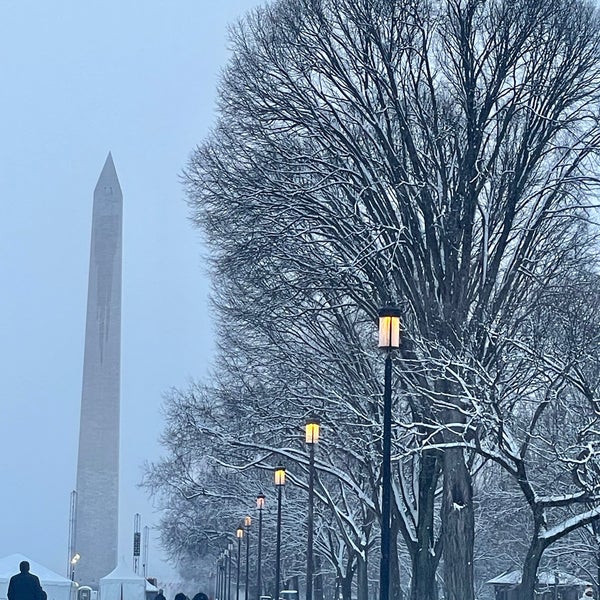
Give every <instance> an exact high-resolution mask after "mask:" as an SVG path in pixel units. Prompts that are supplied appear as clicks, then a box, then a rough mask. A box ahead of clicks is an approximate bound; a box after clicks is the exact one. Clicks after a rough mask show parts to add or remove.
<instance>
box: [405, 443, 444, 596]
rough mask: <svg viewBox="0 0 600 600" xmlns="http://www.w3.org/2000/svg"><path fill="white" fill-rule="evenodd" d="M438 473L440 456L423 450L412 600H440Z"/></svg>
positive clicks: (413, 558)
mask: <svg viewBox="0 0 600 600" xmlns="http://www.w3.org/2000/svg"><path fill="white" fill-rule="evenodd" d="M439 473H440V461H439V453H438V452H437V451H434V450H424V451H423V453H422V456H421V465H420V471H419V514H418V521H417V532H416V533H417V544H416V547H417V549H416V552H414V553H413V554H412V556H411V566H412V578H411V586H410V600H437V598H438V593H437V583H436V580H435V573H436V571H437V568H438V564H439V556H436V555H435V553H434V547H435V538H434V529H433V516H434V507H435V489H436V484H437V480H438V477H439Z"/></svg>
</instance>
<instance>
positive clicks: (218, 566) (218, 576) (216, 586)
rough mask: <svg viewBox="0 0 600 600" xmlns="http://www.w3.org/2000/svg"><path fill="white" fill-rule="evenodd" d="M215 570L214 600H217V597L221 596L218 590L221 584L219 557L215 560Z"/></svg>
mask: <svg viewBox="0 0 600 600" xmlns="http://www.w3.org/2000/svg"><path fill="white" fill-rule="evenodd" d="M216 563H217V568H216V573H217V576H216V577H215V600H219V596H220V595H221V590H220V588H219V585H220V584H221V557H220V556H219V557H218V558H217V561H216Z"/></svg>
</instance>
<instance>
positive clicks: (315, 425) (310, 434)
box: [305, 415, 321, 600]
mask: <svg viewBox="0 0 600 600" xmlns="http://www.w3.org/2000/svg"><path fill="white" fill-rule="evenodd" d="M320 427H321V422H320V421H319V419H318V418H317V417H316V416H314V415H313V416H311V417H310V418H308V419H307V421H306V428H305V441H306V443H307V445H308V453H309V454H308V456H309V466H308V517H307V528H308V537H307V548H306V600H312V597H313V571H314V566H313V546H314V493H315V491H314V487H315V446H316V445H317V443H318V442H319V431H320Z"/></svg>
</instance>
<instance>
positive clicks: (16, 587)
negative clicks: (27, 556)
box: [6, 560, 43, 600]
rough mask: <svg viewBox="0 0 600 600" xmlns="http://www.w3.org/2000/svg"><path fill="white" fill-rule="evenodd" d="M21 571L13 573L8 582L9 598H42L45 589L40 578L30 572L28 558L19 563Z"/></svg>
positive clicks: (29, 599) (40, 599)
mask: <svg viewBox="0 0 600 600" xmlns="http://www.w3.org/2000/svg"><path fill="white" fill-rule="evenodd" d="M19 570H20V573H17V574H16V575H13V576H12V577H11V578H10V581H9V583H8V593H7V594H6V596H7V598H8V600H42V598H43V593H42V592H43V590H42V586H41V585H40V580H39V579H38V577H37V576H36V575H34V574H33V573H30V572H29V563H28V562H27V561H26V560H23V561H21V563H20V564H19Z"/></svg>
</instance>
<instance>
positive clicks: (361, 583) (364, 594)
mask: <svg viewBox="0 0 600 600" xmlns="http://www.w3.org/2000/svg"><path fill="white" fill-rule="evenodd" d="M367 567H368V558H367V550H366V549H365V558H364V559H363V558H362V556H361V555H359V556H358V565H357V569H356V578H357V584H358V593H357V598H358V600H369V577H368V573H367Z"/></svg>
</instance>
